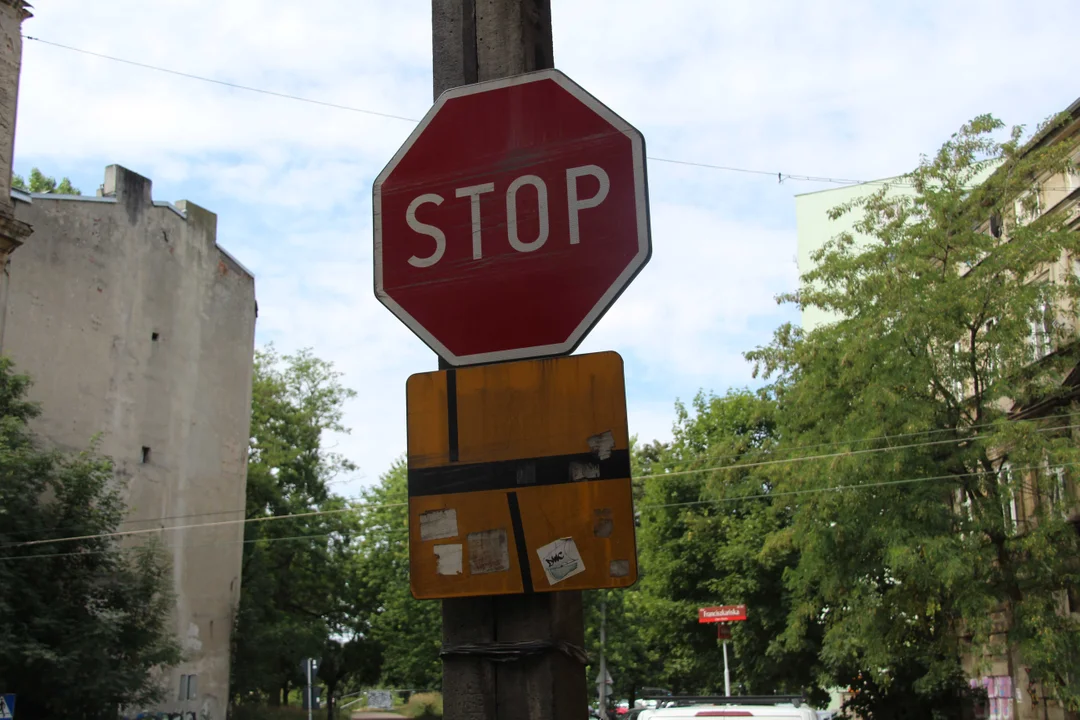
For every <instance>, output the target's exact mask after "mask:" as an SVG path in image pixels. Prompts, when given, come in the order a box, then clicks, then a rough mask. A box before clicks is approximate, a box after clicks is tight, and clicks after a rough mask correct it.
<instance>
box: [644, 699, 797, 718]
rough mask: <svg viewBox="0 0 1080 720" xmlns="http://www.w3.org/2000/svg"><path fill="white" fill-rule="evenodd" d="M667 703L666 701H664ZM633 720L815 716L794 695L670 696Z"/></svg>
mask: <svg viewBox="0 0 1080 720" xmlns="http://www.w3.org/2000/svg"><path fill="white" fill-rule="evenodd" d="M665 700H666V698H665ZM661 705H664V706H666V707H657V708H652V709H642V711H641V713H640V714H639V715H638V716H637V718H635V720H684V719H686V718H699V717H744V718H760V719H761V720H818V716H817V713H816V712H815V711H814V710H812V709H811V708H808V707H806V706H805V705H804V704H803V703H802V699H801V698H798V697H796V696H776V697H773V696H747V697H745V698H738V697H730V698H729V697H720V696H718V697H707V696H701V697H685V698H680V697H678V696H673V697H672V698H671V700H670V701H668V702H663V703H661Z"/></svg>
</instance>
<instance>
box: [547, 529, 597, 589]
mask: <svg viewBox="0 0 1080 720" xmlns="http://www.w3.org/2000/svg"><path fill="white" fill-rule="evenodd" d="M536 554H537V555H539V556H540V564H541V565H543V566H544V574H545V575H547V579H548V583H549V584H551V585H555V584H556V583H559V582H562V581H563V580H565V579H566V578H568V577H573V576H574V575H577V574H578V573H583V572H585V563H584V562H582V560H581V553H579V552H578V548H577V544H576V543H575V542H574V538H569V537H564V538H559V539H558V540H556V541H554V542H550V543H548V544H547V545H545V546H543V547H542V548H540V549H538V550H537V551H536Z"/></svg>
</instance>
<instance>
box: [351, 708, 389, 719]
mask: <svg viewBox="0 0 1080 720" xmlns="http://www.w3.org/2000/svg"><path fill="white" fill-rule="evenodd" d="M352 720H401V716H400V715H396V714H394V713H390V712H381V711H379V710H364V711H362V712H355V713H353V714H352Z"/></svg>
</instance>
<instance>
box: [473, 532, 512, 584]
mask: <svg viewBox="0 0 1080 720" xmlns="http://www.w3.org/2000/svg"><path fill="white" fill-rule="evenodd" d="M509 569H510V548H509V545H508V544H507V540H506V530H504V529H503V528H497V529H494V530H484V531H482V532H475V533H469V572H471V573H472V574H473V575H483V574H485V573H493V572H505V571H507V570H509Z"/></svg>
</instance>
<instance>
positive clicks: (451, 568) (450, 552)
mask: <svg viewBox="0 0 1080 720" xmlns="http://www.w3.org/2000/svg"><path fill="white" fill-rule="evenodd" d="M435 557H436V558H438V562H437V564H436V566H435V572H437V573H439V574H440V575H460V574H461V544H460V543H458V544H456V545H436V546H435Z"/></svg>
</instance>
